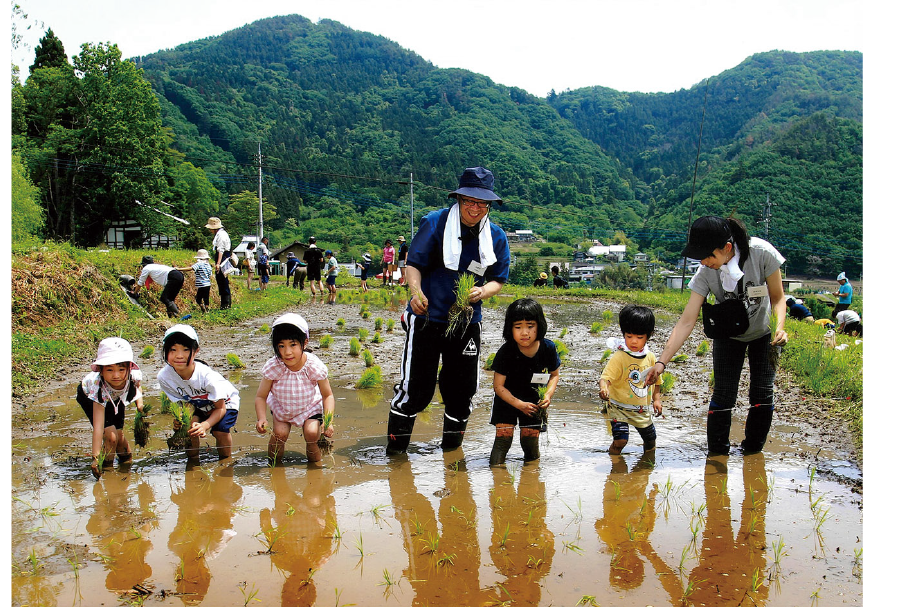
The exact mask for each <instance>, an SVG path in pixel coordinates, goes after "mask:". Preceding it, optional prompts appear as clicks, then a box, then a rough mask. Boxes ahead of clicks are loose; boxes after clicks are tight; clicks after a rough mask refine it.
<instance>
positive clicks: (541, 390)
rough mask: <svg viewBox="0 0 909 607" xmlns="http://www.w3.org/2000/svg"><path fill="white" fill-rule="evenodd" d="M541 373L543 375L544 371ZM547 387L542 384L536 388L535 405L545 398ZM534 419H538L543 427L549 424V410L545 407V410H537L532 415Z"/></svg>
mask: <svg viewBox="0 0 909 607" xmlns="http://www.w3.org/2000/svg"><path fill="white" fill-rule="evenodd" d="M543 372H544V373H545V369H544V371H543ZM547 387H548V386H547V384H543V385H542V386H537V387H536V391H537V404H539V403H542V402H543V399H544V398H546V388H547ZM534 417H536V418H537V419H539V420H540V421H541V422H542V423H543V426H545V425H546V424H547V423H548V422H549V408H548V407H547V408H546V409H542V408H541V409H537V412H536V414H534Z"/></svg>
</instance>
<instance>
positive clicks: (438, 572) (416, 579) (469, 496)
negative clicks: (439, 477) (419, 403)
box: [388, 448, 482, 606]
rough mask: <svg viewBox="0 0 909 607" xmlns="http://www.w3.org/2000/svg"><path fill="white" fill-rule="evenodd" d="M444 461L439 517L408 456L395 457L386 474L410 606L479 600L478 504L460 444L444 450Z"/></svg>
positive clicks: (468, 603)
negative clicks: (411, 596) (404, 557)
mask: <svg viewBox="0 0 909 607" xmlns="http://www.w3.org/2000/svg"><path fill="white" fill-rule="evenodd" d="M444 461H445V470H444V475H445V486H444V488H443V489H441V490H440V491H439V492H437V494H438V495H440V496H441V501H440V503H439V512H438V518H437V517H436V513H435V512H434V510H433V507H432V504H431V502H430V501H429V499H428V498H426V497H425V496H424V495H423V494H421V493H420V492H419V491H417V487H416V484H415V482H414V475H413V470H412V469H411V465H410V461H409V460H405V461H402V462H395V463H394V464H393V465H392V469H391V471H390V473H389V475H388V485H389V489H390V490H391V497H392V505H393V506H394V510H395V518H396V519H397V520H398V523H399V524H400V525H401V537H402V540H403V543H404V551H405V552H406V553H407V559H408V565H407V568H406V569H405V570H404V571H403V576H404V577H405V578H406V579H407V580H409V581H410V584H411V586H412V587H413V590H414V600H413V605H414V606H416V605H476V604H481V603H482V601H480V600H479V598H478V597H479V596H480V589H479V584H480V581H479V575H480V543H479V539H478V537H477V508H476V503H475V502H474V499H473V493H472V492H471V489H470V477H469V475H468V473H467V470H466V467H465V464H464V453H463V451H462V450H461V449H460V448H458V449H455V450H453V451H449V452H446V453H444Z"/></svg>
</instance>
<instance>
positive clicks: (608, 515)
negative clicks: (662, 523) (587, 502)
mask: <svg viewBox="0 0 909 607" xmlns="http://www.w3.org/2000/svg"><path fill="white" fill-rule="evenodd" d="M655 455H656V452H655V451H653V450H651V451H645V452H644V453H643V454H642V455H641V457H640V458H639V459H638V461H637V462H636V463H635V465H634V467H633V468H632V470H631V473H629V472H628V462H627V460H626V459H625V457H626V456H624V455H611V456H610V457H611V459H612V470H610V472H609V475H608V476H607V477H606V482H605V484H604V487H603V518H601V519H599V520H598V521H597V522H596V523H595V525H594V526H595V527H596V530H597V534H598V535H599V536H600V539H601V540H602V541H603V543H604V544H606V546H607V551H608V554H609V555H610V561H609V584H610V585H611V586H612V587H613V588H615V589H617V590H632V589H634V588H638V587H639V586H641V584H642V583H643V581H644V561H643V560H642V559H641V556H644V557H645V558H646V559H647V560H648V561H649V562H650V564H651V565H652V566H653V568H654V569H655V570H656V571H657V572H658V573H659V574H660V575H659V580H660V584H661V585H662V586H663V589H664V590H665V591H666V592H667V593H668V594H669V596H670V597H672V598H673V602H676V601H677V600H678V599H679V598H680V596H681V590H680V588H679V580H678V578H677V577H676V576H675V575H674V572H673V571H672V570H671V568H670V567H669V566H668V565H667V564H666V563H665V562H664V561H663V559H662V558H660V556H659V555H658V554H657V552H656V551H655V550H654V549H653V546H652V545H651V543H650V534H651V533H652V532H653V527H654V523H655V521H656V504H655V498H656V495H657V488H656V486H654V487H653V488H652V489H651V490H650V493H649V494H647V493H646V492H647V486H648V485H649V483H650V473H651V472H652V471H653V467H654V463H655V461H654V457H655Z"/></svg>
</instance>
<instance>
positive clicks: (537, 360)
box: [489, 298, 562, 466]
mask: <svg viewBox="0 0 909 607" xmlns="http://www.w3.org/2000/svg"><path fill="white" fill-rule="evenodd" d="M544 335H546V317H545V316H543V307H542V306H541V305H540V304H539V303H537V302H536V301H534V300H533V299H529V298H525V299H517V300H515V301H513V302H512V303H511V305H509V306H508V309H507V310H506V311H505V327H504V329H503V330H502V336H503V337H504V338H505V344H504V345H502V347H501V348H499V351H498V352H497V353H496V357H495V360H494V362H493V364H492V369H493V371H495V375H494V377H493V384H492V385H493V391H494V392H495V399H494V400H493V403H492V417H491V419H490V420H489V423H490V424H493V425H494V426H495V427H496V438H495V442H494V443H493V445H492V453H491V454H490V456H489V465H490V466H497V465H501V464H504V463H505V456H506V454H507V453H508V449H509V448H510V447H511V442H512V439H513V437H514V427H515V425H520V426H521V448H522V449H523V450H524V461H525V462H532V461H535V460H537V459H539V458H540V432H545V431H546V425H545V423H544V419H545V414H546V411H547V409H548V407H549V403H550V401H551V400H552V395H553V393H554V392H555V389H556V386H557V385H558V383H559V367H560V366H561V364H562V362H561V361H560V360H559V355H558V354H557V353H556V347H555V344H554V343H552V342H551V341H549V340H548V339H544V338H543V336H544ZM538 389H539V390H540V391H542V390H543V389H545V393H543V394H542V395H540V393H539V392H538Z"/></svg>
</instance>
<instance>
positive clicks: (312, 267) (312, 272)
mask: <svg viewBox="0 0 909 607" xmlns="http://www.w3.org/2000/svg"><path fill="white" fill-rule="evenodd" d="M303 261H304V262H306V280H308V281H309V290H310V291H311V292H312V294H313V297H315V295H316V283H319V294H320V295H325V287H324V286H322V264H323V263H324V262H325V258H324V257H323V256H322V249H320V248H319V247H317V246H316V237H315V236H310V237H309V248H308V249H306V251H305V252H304V253H303Z"/></svg>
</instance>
